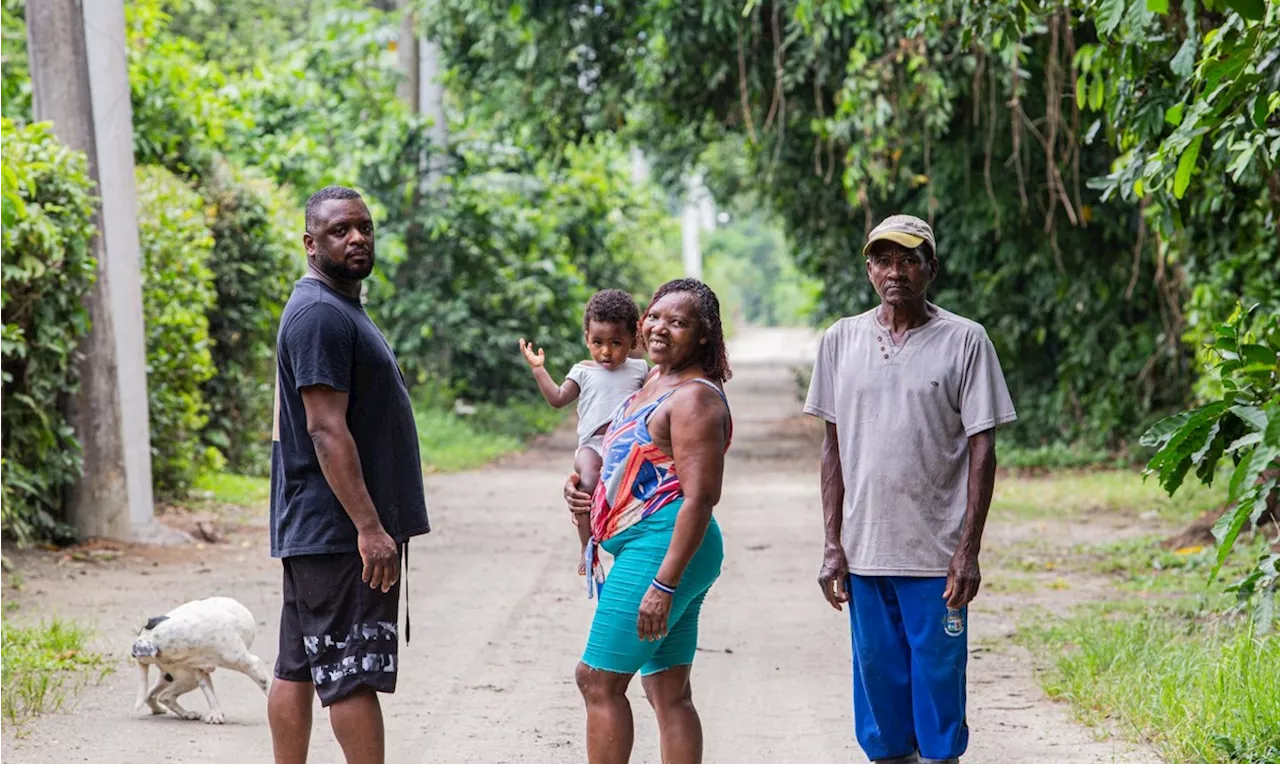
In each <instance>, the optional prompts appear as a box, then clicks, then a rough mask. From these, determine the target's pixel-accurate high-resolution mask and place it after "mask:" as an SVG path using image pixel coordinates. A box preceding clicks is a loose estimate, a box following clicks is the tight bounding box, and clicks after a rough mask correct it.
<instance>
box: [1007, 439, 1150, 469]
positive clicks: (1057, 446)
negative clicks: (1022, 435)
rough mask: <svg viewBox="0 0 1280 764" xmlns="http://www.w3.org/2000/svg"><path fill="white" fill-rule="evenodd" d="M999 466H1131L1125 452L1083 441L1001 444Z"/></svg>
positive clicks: (1118, 467) (1020, 467)
mask: <svg viewBox="0 0 1280 764" xmlns="http://www.w3.org/2000/svg"><path fill="white" fill-rule="evenodd" d="M1000 466H1002V467H1006V468H1008V469H1011V470H1015V471H1032V472H1034V471H1040V470H1062V469H1089V468H1101V469H1125V468H1127V467H1129V466H1131V465H1130V464H1129V463H1128V462H1127V461H1126V460H1125V459H1124V457H1122V456H1117V455H1115V454H1112V453H1111V452H1109V451H1105V450H1103V449H1100V448H1090V447H1088V446H1083V445H1069V444H1066V443H1052V444H1050V445H1047V446H1036V447H1033V448H1027V447H1021V446H1009V447H1002V448H1001V449H1000Z"/></svg>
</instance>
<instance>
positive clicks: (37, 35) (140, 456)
mask: <svg viewBox="0 0 1280 764" xmlns="http://www.w3.org/2000/svg"><path fill="white" fill-rule="evenodd" d="M26 11H27V44H28V50H29V56H30V68H31V81H32V91H33V111H34V112H35V118H36V119H37V120H42V121H43V120H49V121H51V122H53V130H54V133H55V134H56V135H57V136H58V138H59V139H60V140H61V141H62V142H63V143H65V144H67V145H68V146H70V147H72V148H75V149H79V150H81V151H84V152H85V153H86V154H87V155H88V158H89V172H90V175H91V177H92V178H93V180H94V181H95V182H96V183H97V184H98V197H99V206H98V209H97V213H96V216H95V221H94V222H95V224H96V226H97V228H98V231H99V235H98V236H95V237H94V239H93V242H92V246H93V254H94V257H96V258H97V261H98V277H97V281H96V283H95V284H94V287H93V290H92V291H91V292H90V293H89V295H88V296H87V297H86V298H85V303H86V306H87V307H88V309H89V316H90V318H91V320H92V321H93V327H92V329H91V330H90V332H89V334H88V336H86V337H85V338H84V340H83V341H82V342H81V345H80V348H79V352H80V386H81V389H80V394H79V395H78V396H77V397H76V398H75V400H73V401H72V402H71V404H70V406H69V410H68V415H69V418H70V420H71V425H72V427H73V428H74V429H75V432H76V435H77V437H78V438H79V439H80V444H81V447H82V448H83V450H84V476H83V477H82V478H81V479H80V481H79V482H78V483H77V485H76V486H75V488H74V489H73V490H72V492H71V496H70V500H69V502H68V513H69V519H70V520H71V522H72V523H73V524H74V525H75V528H76V530H77V532H78V533H79V534H80V536H81V537H91V536H96V537H107V538H116V539H125V540H140V541H162V540H168V539H172V538H174V537H175V532H173V531H170V530H169V529H167V528H165V527H164V526H161V525H160V524H158V523H156V522H155V521H154V505H153V499H152V493H151V442H150V427H149V424H148V406H147V372H146V335H145V333H144V331H143V322H142V282H141V269H140V257H139V251H138V211H137V195H136V191H135V187H134V164H133V112H132V107H131V105H130V94H129V79H128V65H127V59H126V48H125V23H124V4H123V2H121V1H120V0H116V1H115V2H112V1H111V0H93V1H92V2H88V3H82V1H81V0H27V5H26Z"/></svg>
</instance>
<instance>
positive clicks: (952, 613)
mask: <svg viewBox="0 0 1280 764" xmlns="http://www.w3.org/2000/svg"><path fill="white" fill-rule="evenodd" d="M942 629H943V631H945V632H947V635H948V636H951V637H958V636H960V635H961V634H963V633H964V612H962V611H960V610H957V609H956V608H953V607H949V608H947V617H946V618H945V619H944V620H943V622H942Z"/></svg>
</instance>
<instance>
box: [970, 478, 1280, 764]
mask: <svg viewBox="0 0 1280 764" xmlns="http://www.w3.org/2000/svg"><path fill="white" fill-rule="evenodd" d="M1000 483H1001V481H997V487H998V491H1002V494H1001V495H1000V496H999V497H998V502H997V503H996V504H995V508H993V510H992V513H993V514H995V513H996V512H997V511H999V509H1000V508H1003V511H1006V512H1009V513H1011V514H1015V515H1016V516H1020V517H1022V518H1030V519H1037V520H1039V519H1045V518H1049V517H1053V518H1055V519H1060V520H1064V521H1068V522H1071V521H1074V522H1078V523H1083V522H1088V517H1089V515H1090V514H1091V513H1092V512H1094V511H1100V512H1105V513H1107V514H1113V515H1114V514H1123V515H1125V516H1131V517H1132V516H1141V517H1142V518H1144V519H1148V520H1150V521H1151V522H1152V523H1153V525H1155V526H1156V527H1154V528H1152V532H1151V533H1148V534H1146V535H1143V536H1139V537H1133V538H1125V539H1117V540H1112V541H1106V542H1104V543H1098V544H1085V545H1071V544H1070V543H1069V542H1063V541H1061V540H1058V539H1055V538H1054V536H1053V534H1051V533H1046V534H1043V535H1040V536H1036V537H1032V538H1027V539H1023V540H1021V541H1018V542H1017V543H1014V544H1010V545H1008V546H1006V547H1004V548H1001V549H996V550H993V552H994V557H995V559H996V560H997V563H996V565H995V568H996V569H997V570H998V571H999V573H998V574H997V575H998V576H1000V577H999V578H996V582H998V583H997V585H998V586H1004V587H1011V586H1012V587H1015V588H1014V589H1013V590H1015V591H1016V587H1019V586H1022V584H1020V583H1011V582H1016V581H1018V578H1019V576H1022V577H1028V576H1033V575H1034V576H1039V577H1040V578H1045V577H1047V576H1049V575H1054V576H1059V577H1061V580H1063V581H1065V582H1068V583H1069V582H1071V581H1072V580H1073V579H1074V578H1079V577H1103V578H1105V579H1107V580H1108V581H1109V582H1110V583H1111V584H1112V589H1111V594H1110V595H1108V597H1107V599H1106V600H1105V601H1098V602H1089V603H1085V604H1081V605H1078V606H1076V607H1075V608H1073V609H1072V610H1071V611H1069V612H1067V613H1066V614H1065V615H1064V614H1062V613H1060V612H1052V613H1050V612H1046V611H1044V610H1042V609H1034V608H1032V609H1029V610H1027V611H1025V612H1024V613H1023V616H1022V617H1021V618H1020V619H1019V629H1018V635H1017V637H1016V639H1017V640H1018V641H1019V642H1020V643H1021V644H1023V645H1024V646H1026V647H1027V648H1029V649H1030V650H1031V652H1032V653H1033V654H1034V655H1035V656H1036V659H1037V667H1038V672H1037V673H1038V678H1039V680H1040V683H1041V684H1042V686H1043V687H1044V688H1045V691H1046V692H1047V693H1048V694H1049V696H1050V697H1053V698H1058V699H1061V700H1064V701H1067V702H1069V703H1070V704H1071V706H1072V709H1073V712H1074V713H1075V714H1076V716H1077V717H1078V718H1079V719H1080V720H1081V721H1083V722H1085V723H1086V724H1090V725H1095V726H1097V727H1099V728H1100V729H1102V730H1104V731H1108V732H1110V731H1115V732H1119V733H1120V734H1122V735H1124V736H1125V737H1128V738H1131V739H1137V740H1143V741H1146V742H1149V743H1150V744H1151V745H1152V746H1153V747H1154V748H1155V749H1156V751H1157V752H1158V753H1159V754H1160V756H1161V757H1162V758H1163V759H1164V760H1165V761H1169V762H1180V763H1181V762H1206V763H1207V764H1219V763H1221V764H1226V763H1227V762H1232V763H1233V764H1240V763H1246V764H1263V762H1268V763H1269V764H1276V763H1277V762H1280V635H1277V634H1274V633H1272V634H1270V635H1265V636H1264V635H1262V634H1261V633H1259V630H1258V629H1255V628H1254V626H1253V624H1252V623H1251V622H1250V621H1249V620H1247V619H1246V617H1245V616H1243V615H1241V614H1240V613H1239V611H1237V610H1233V608H1232V605H1233V604H1234V602H1235V597H1234V595H1232V594H1229V593H1227V592H1225V591H1224V589H1225V588H1226V586H1227V585H1229V584H1230V583H1233V582H1234V581H1236V580H1237V579H1239V578H1240V577H1241V575H1243V574H1244V573H1245V572H1246V571H1248V570H1250V569H1252V567H1253V566H1254V565H1255V564H1256V561H1257V559H1258V556H1259V555H1260V554H1263V553H1264V551H1265V550H1266V549H1267V546H1268V544H1269V540H1268V538H1267V537H1266V535H1265V534H1256V535H1254V536H1251V537H1242V538H1241V540H1240V542H1239V543H1238V545H1237V548H1236V549H1235V550H1234V551H1233V552H1232V554H1231V556H1230V557H1229V558H1228V559H1227V561H1226V564H1225V565H1224V566H1223V569H1222V571H1221V572H1220V573H1219V575H1218V576H1217V578H1216V579H1214V580H1212V581H1211V580H1210V579H1209V573H1210V571H1211V570H1212V569H1213V565H1214V563H1215V561H1216V555H1217V551H1216V549H1214V548H1213V547H1212V546H1208V547H1200V546H1191V547H1184V548H1181V549H1169V548H1165V547H1164V546H1162V544H1161V542H1162V541H1163V540H1164V539H1166V538H1168V536H1169V535H1170V534H1169V533H1168V532H1166V531H1167V529H1168V528H1169V527H1171V526H1176V525H1177V524H1180V523H1182V522H1185V521H1186V520H1187V519H1189V518H1192V517H1195V516H1198V515H1199V514H1201V513H1202V512H1204V511H1206V510H1208V509H1210V508H1212V507H1214V506H1215V505H1216V504H1217V503H1218V502H1219V501H1220V500H1221V493H1220V491H1221V486H1219V491H1218V492H1214V491H1209V490H1205V489H1202V488H1200V487H1199V486H1195V487H1194V489H1193V486H1192V485H1191V484H1190V483H1188V484H1186V485H1184V486H1183V489H1182V490H1181V491H1180V492H1179V495H1178V499H1177V500H1176V501H1170V500H1169V499H1167V498H1166V497H1164V495H1163V494H1162V493H1160V491H1159V489H1158V488H1156V487H1155V486H1154V485H1147V486H1144V485H1142V481H1141V477H1140V476H1139V475H1136V474H1133V473H1125V472H1095V473H1088V474H1086V473H1067V474H1050V475H1048V476H1045V477H1037V478H1027V477H1010V478H1006V479H1005V480H1003V487H1001V485H1000ZM1189 489H1191V490H1189ZM1145 513H1151V514H1145ZM1006 579H1007V580H1006ZM1033 580H1037V579H1034V578H1033ZM1040 585H1043V586H1052V584H1051V583H1048V584H1046V583H1043V582H1040Z"/></svg>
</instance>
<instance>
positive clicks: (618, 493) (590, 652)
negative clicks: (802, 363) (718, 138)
mask: <svg viewBox="0 0 1280 764" xmlns="http://www.w3.org/2000/svg"><path fill="white" fill-rule="evenodd" d="M641 339H642V341H643V343H644V347H645V348H646V349H647V350H648V353H649V358H650V360H651V361H653V363H654V364H655V366H656V368H655V370H654V371H653V372H652V373H651V374H650V375H649V377H648V379H647V381H646V382H645V383H644V386H643V387H642V388H641V389H639V390H638V391H636V392H635V393H634V394H632V395H631V396H630V397H629V398H627V399H626V400H625V401H624V402H623V403H622V405H620V406H618V407H617V409H616V410H615V411H614V414H613V417H612V421H611V423H610V424H609V426H608V428H607V430H606V432H605V435H604V444H603V451H604V456H603V466H602V468H601V470H600V477H599V481H598V484H597V486H596V488H595V491H594V496H592V495H588V494H587V493H585V492H583V491H581V490H579V488H578V482H579V480H578V477H579V476H578V475H574V476H572V477H570V478H569V480H568V482H566V484H565V491H564V492H565V499H566V501H567V502H568V503H569V506H570V509H571V510H572V511H573V512H574V513H575V515H576V516H581V515H583V514H587V513H589V516H590V528H591V537H590V539H589V541H588V542H587V545H588V548H589V549H592V548H594V546H595V545H597V544H598V545H599V546H601V547H603V548H604V550H605V551H606V552H609V553H610V554H612V555H613V557H614V562H613V566H612V568H611V569H610V571H609V576H608V580H607V581H606V582H605V584H604V586H603V588H602V590H601V591H600V598H599V603H598V605H597V607H596V614H595V619H594V621H593V622H592V625H591V633H590V636H589V638H588V641H587V647H586V651H585V652H584V654H583V656H582V662H581V663H580V664H579V665H578V669H577V681H578V687H579V689H581V691H582V696H583V699H584V700H585V701H586V705H587V757H588V760H589V761H590V762H591V764H613V763H614V762H626V761H627V760H628V758H629V757H630V755H631V746H632V739H633V735H634V729H633V725H632V717H631V707H630V705H629V704H628V703H627V698H626V690H627V686H628V685H629V684H630V682H631V678H632V676H634V675H635V673H636V672H637V671H638V672H640V674H641V681H642V683H643V684H644V689H645V694H646V696H647V697H648V699H649V703H650V705H652V706H653V709H654V712H655V714H656V715H657V720H658V729H659V731H660V734H661V738H662V760H663V762H666V764H687V763H692V762H700V761H701V760H702V725H701V722H700V721H699V719H698V713H697V711H696V710H695V709H694V707H693V696H692V689H691V686H690V682H689V677H690V672H691V670H692V664H693V658H694V653H695V650H696V649H697V641H698V639H697V637H698V614H699V611H700V610H701V608H702V601H703V599H704V598H705V597H706V593H707V590H708V589H710V588H711V585H712V583H714V582H715V580H716V578H717V577H718V576H719V575H720V564H721V562H722V560H723V559H724V546H723V543H722V540H721V537H720V528H719V526H718V525H717V523H716V521H715V519H714V518H713V517H712V509H713V508H714V507H715V505H716V503H717V502H718V501H719V500H720V490H721V485H722V483H723V479H724V456H725V452H726V451H727V450H728V448H729V442H730V439H731V437H732V429H733V425H732V420H731V418H730V415H729V406H728V402H727V400H726V399H725V396H724V390H723V383H724V382H725V381H726V380H728V379H729V375H730V373H729V363H728V358H727V357H726V353H725V342H724V330H723V327H722V326H721V323H720V304H719V301H718V300H717V299H716V296H715V293H714V292H712V291H711V289H710V288H708V287H707V286H706V285H705V284H703V283H702V282H700V281H697V280H694V279H680V280H677V281H671V282H668V283H667V284H664V285H663V286H662V287H661V288H660V289H658V291H657V293H656V294H655V295H654V296H653V301H652V302H651V303H650V304H649V307H648V309H647V310H646V311H645V314H644V316H643V318H642V320H641ZM589 557H590V555H589Z"/></svg>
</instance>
